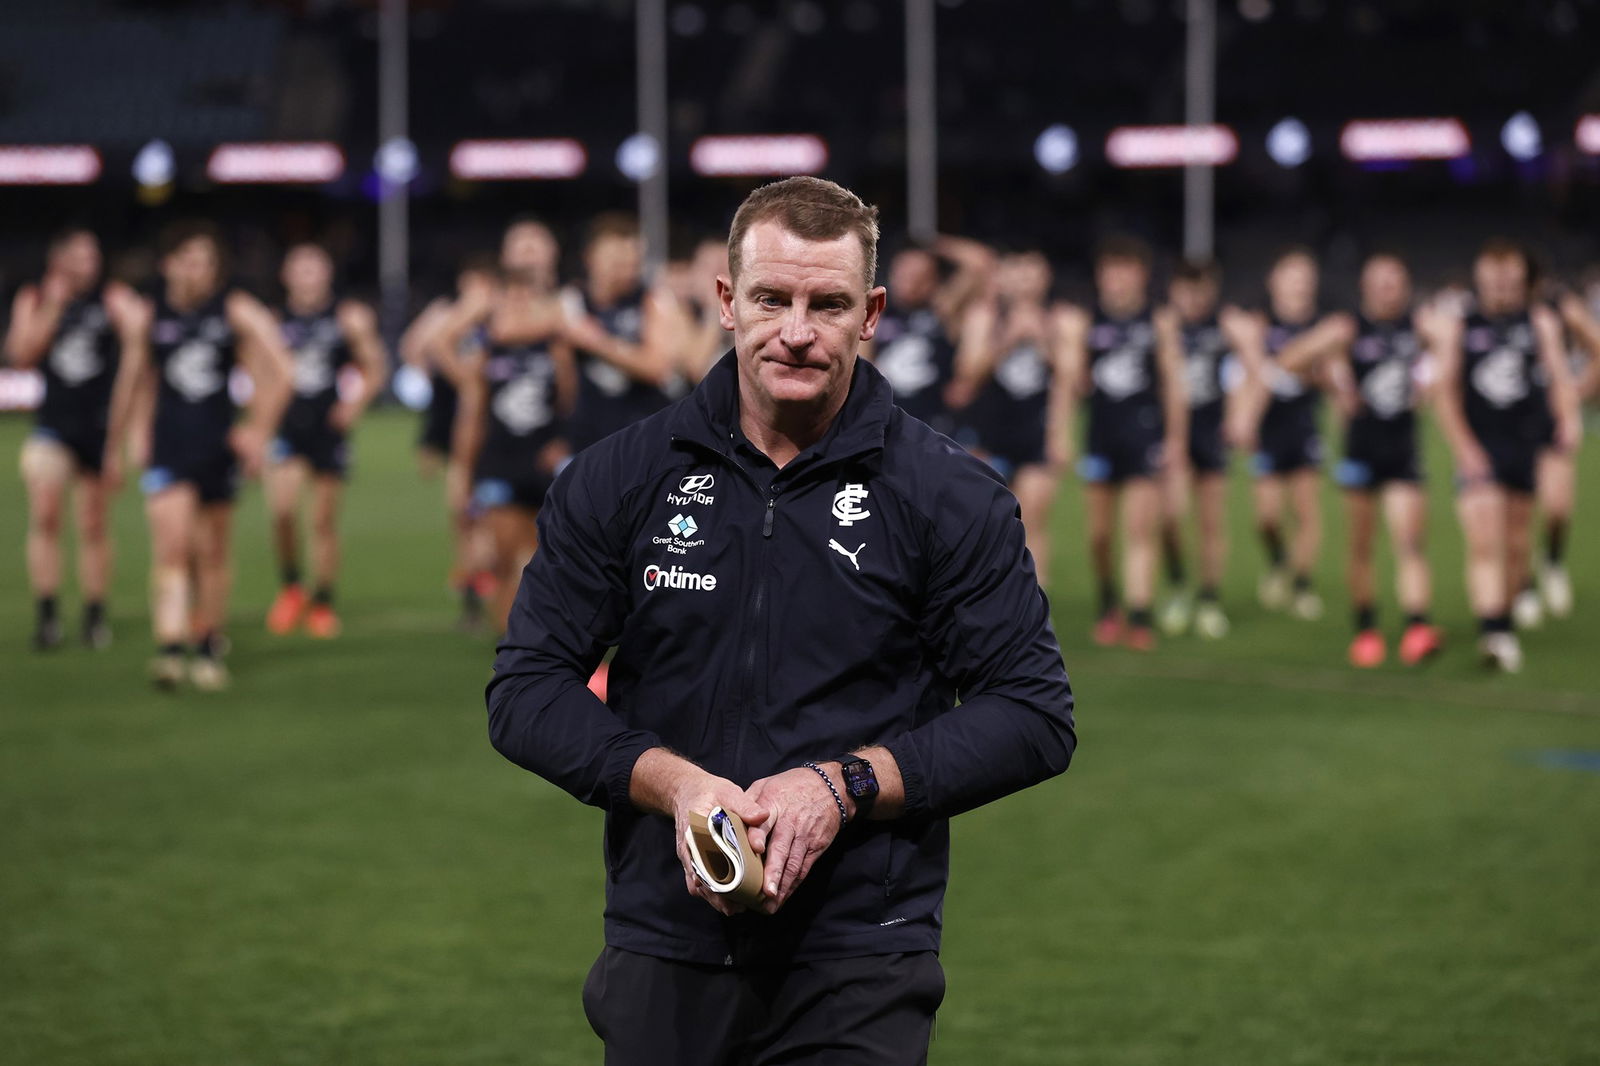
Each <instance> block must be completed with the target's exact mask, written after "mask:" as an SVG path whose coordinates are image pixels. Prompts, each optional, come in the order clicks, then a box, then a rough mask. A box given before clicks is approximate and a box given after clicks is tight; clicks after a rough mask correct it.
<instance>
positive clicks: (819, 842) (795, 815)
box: [672, 763, 844, 915]
mask: <svg viewBox="0 0 1600 1066" xmlns="http://www.w3.org/2000/svg"><path fill="white" fill-rule="evenodd" d="M821 765H822V768H823V770H824V771H826V772H827V773H828V774H829V775H830V779H831V780H832V781H833V787H834V788H835V789H837V790H838V791H839V794H840V795H841V796H843V795H844V782H843V780H842V779H841V775H840V769H839V764H838V763H823V764H821ZM713 807H721V808H722V809H723V810H726V811H732V812H733V813H734V814H737V815H738V816H739V818H740V819H741V820H742V821H743V822H744V824H745V829H746V831H747V833H748V836H749V839H750V848H751V850H752V851H754V852H755V853H756V854H757V855H758V856H760V857H761V860H762V871H763V872H762V892H763V898H762V900H761V903H760V905H759V907H758V908H757V909H758V910H760V911H761V912H762V913H764V914H776V913H777V911H778V909H779V908H780V907H782V906H783V905H784V903H786V902H787V901H788V899H789V897H790V896H792V895H793V894H794V891H795V889H796V888H798V887H799V886H800V884H801V882H803V881H804V880H805V879H806V875H807V874H809V873H810V872H811V867H812V865H813V864H814V863H815V862H816V861H817V858H818V856H820V855H821V854H822V853H823V852H824V851H826V850H827V849H828V846H829V845H830V844H832V843H833V841H834V838H835V837H837V836H838V835H839V830H840V829H841V828H842V826H841V825H840V821H839V805H838V803H837V802H835V800H834V796H833V793H832V792H830V791H829V790H828V786H827V785H826V784H825V783H824V782H823V780H822V777H821V776H820V775H819V774H818V773H817V772H816V771H815V770H812V769H810V768H809V767H805V766H799V767H795V768H794V769H792V770H785V771H784V772H783V773H781V774H774V775H773V776H771V777H763V778H762V779H761V780H759V781H756V782H754V783H753V784H752V785H751V786H750V787H749V788H748V789H743V788H740V787H739V786H738V785H736V784H734V783H733V782H732V781H729V780H728V779H726V778H722V777H716V776H715V775H712V774H708V773H701V774H697V775H694V776H693V777H690V778H688V779H686V780H684V781H683V782H682V783H681V784H680V785H679V786H678V788H677V789H676V790H675V791H674V793H673V796H672V815H673V821H674V823H675V830H676V831H675V838H676V841H677V847H678V861H679V862H681V863H682V864H683V874H684V881H685V884H686V885H687V887H688V889H689V894H690V895H692V896H697V897H699V898H700V899H703V900H705V901H706V902H707V903H709V904H711V906H712V907H713V908H715V909H716V910H717V911H718V912H720V913H722V914H725V915H733V914H738V913H740V912H741V911H744V910H745V909H746V908H744V907H743V906H741V905H739V904H737V903H734V902H733V901H732V900H731V899H729V898H728V897H727V896H724V895H722V894H720V893H717V892H713V891H711V890H710V889H709V888H707V887H706V886H705V885H704V884H703V883H702V882H701V881H700V878H699V877H698V876H696V875H695V872H694V866H693V864H692V862H691V861H690V858H689V849H688V845H687V844H686V843H685V841H684V830H685V829H686V828H687V826H688V824H689V818H690V816H691V815H694V814H698V815H701V816H704V815H705V813H706V812H707V811H709V810H711V808H713Z"/></svg>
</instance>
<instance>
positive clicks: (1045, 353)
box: [955, 252, 1074, 588]
mask: <svg viewBox="0 0 1600 1066" xmlns="http://www.w3.org/2000/svg"><path fill="white" fill-rule="evenodd" d="M995 284H996V293H995V297H994V298H993V299H982V300H980V301H978V302H977V303H975V304H974V305H973V307H972V310H971V311H969V312H968V314H967V320H966V324H965V326H964V328H963V330H962V335H961V344H960V347H959V348H958V350H957V354H956V383H957V384H956V389H955V392H956V394H957V396H958V397H959V396H960V395H961V394H962V393H965V392H968V391H971V392H975V393H976V398H975V399H973V401H972V402H971V404H970V406H965V408H964V416H963V417H964V419H965V421H967V422H968V423H969V428H970V430H971V432H972V435H973V438H974V441H973V444H974V446H975V449H976V453H977V454H978V455H980V456H982V458H983V459H984V460H985V461H986V462H988V463H989V465H990V466H992V467H994V468H995V470H996V471H998V472H999V474H1000V476H1001V477H1004V478H1005V479H1006V484H1007V485H1008V486H1009V487H1010V489H1011V491H1012V493H1013V494H1014V495H1015V496H1016V497H1017V506H1018V508H1019V509H1020V510H1021V512H1022V525H1023V528H1024V529H1026V530H1027V533H1028V551H1029V553H1030V554H1032V556H1033V562H1034V568H1035V570H1036V571H1037V572H1038V575H1039V584H1040V585H1041V586H1044V587H1046V588H1048V587H1049V585H1050V580H1049V560H1050V510H1051V505H1052V504H1053V503H1054V501H1055V494H1056V487H1057V485H1058V484H1059V483H1060V481H1061V471H1062V468H1063V467H1065V465H1066V464H1067V462H1068V460H1069V456H1070V455H1071V451H1072V445H1071V441H1070V439H1069V437H1068V436H1067V424H1068V414H1067V408H1069V407H1070V406H1071V404H1072V403H1073V402H1074V394H1073V389H1072V384H1071V382H1070V381H1069V380H1068V377H1067V374H1066V373H1065V372H1064V371H1063V356H1062V344H1061V337H1062V331H1061V323H1060V317H1061V316H1060V314H1059V313H1058V312H1056V311H1054V310H1053V309H1052V308H1051V307H1050V305H1049V299H1050V286H1051V273H1050V262H1049V260H1047V259H1046V258H1045V257H1044V255H1043V253H1041V252H1018V253H1015V254H1011V255H1006V256H1003V257H1002V258H1001V260H1000V264H999V267H998V269H997V270H996V272H995Z"/></svg>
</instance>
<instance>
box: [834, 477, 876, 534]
mask: <svg viewBox="0 0 1600 1066" xmlns="http://www.w3.org/2000/svg"><path fill="white" fill-rule="evenodd" d="M866 498H867V487H866V486H865V485H863V484H861V483H860V482H855V481H852V482H849V483H848V484H846V485H845V487H844V488H842V489H840V490H839V491H838V492H836V493H834V494H833V517H835V518H837V519H838V520H839V524H840V525H841V526H853V525H855V524H856V523H857V522H859V521H861V520H862V519H863V518H871V517H872V512H871V511H869V510H867V509H866V508H864V507H862V506H861V501H862V500H865V499H866Z"/></svg>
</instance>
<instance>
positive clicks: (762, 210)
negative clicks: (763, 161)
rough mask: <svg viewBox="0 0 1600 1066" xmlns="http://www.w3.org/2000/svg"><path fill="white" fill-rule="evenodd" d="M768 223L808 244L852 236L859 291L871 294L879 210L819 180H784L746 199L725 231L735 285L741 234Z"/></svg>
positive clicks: (741, 240)
mask: <svg viewBox="0 0 1600 1066" xmlns="http://www.w3.org/2000/svg"><path fill="white" fill-rule="evenodd" d="M768 221H772V222H777V223H778V224H779V225H781V226H782V227H783V228H784V229H786V230H788V231H789V232H790V233H793V234H794V235H795V236H797V237H803V238H805V239H806V240H808V241H836V240H838V239H839V238H840V237H843V236H845V235H846V234H850V233H853V234H855V235H856V238H857V240H859V241H860V242H861V261H862V279H861V281H862V285H863V286H864V287H865V288H868V289H870V288H872V279H873V278H874V277H876V276H877V273H878V209H877V208H876V207H873V206H871V205H870V204H866V203H864V202H862V199H861V197H859V196H857V195H856V194H855V193H853V192H851V191H850V190H849V189H846V188H845V187H844V186H843V185H839V184H837V183H835V182H831V181H827V180H825V179H823V178H811V177H796V178H784V179H783V180H782V181H775V182H772V183H771V184H770V185H763V186H761V188H759V189H757V190H756V191H755V192H753V193H751V194H750V195H749V196H747V197H745V199H744V203H742V204H740V205H739V210H738V211H737V212H735V213H734V216H733V227H732V228H731V229H729V231H728V275H729V277H731V278H733V280H734V281H735V282H737V281H738V279H739V266H740V263H739V260H740V258H741V252H742V251H743V247H744V237H745V234H746V233H748V232H750V227H751V226H753V225H755V224H756V223H757V222H768Z"/></svg>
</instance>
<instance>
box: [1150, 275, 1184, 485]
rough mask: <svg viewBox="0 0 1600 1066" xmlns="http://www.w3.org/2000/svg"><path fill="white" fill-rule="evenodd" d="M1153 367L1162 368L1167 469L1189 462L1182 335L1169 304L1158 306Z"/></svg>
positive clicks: (1162, 402) (1162, 411)
mask: <svg viewBox="0 0 1600 1066" xmlns="http://www.w3.org/2000/svg"><path fill="white" fill-rule="evenodd" d="M1155 329H1156V366H1157V367H1158V368H1159V369H1160V371H1161V414H1162V418H1163V421H1164V425H1165V427H1166V442H1165V444H1164V446H1163V447H1164V449H1165V451H1166V455H1165V456H1164V459H1165V460H1166V467H1167V469H1169V470H1171V469H1174V468H1176V467H1181V466H1184V465H1186V464H1187V463H1188V461H1189V383H1188V378H1187V376H1186V375H1185V374H1184V361H1183V334H1182V332H1181V331H1180V329H1179V326H1178V313H1177V312H1176V311H1174V310H1173V309H1172V308H1170V307H1162V308H1159V309H1157V311H1156V313H1155Z"/></svg>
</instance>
